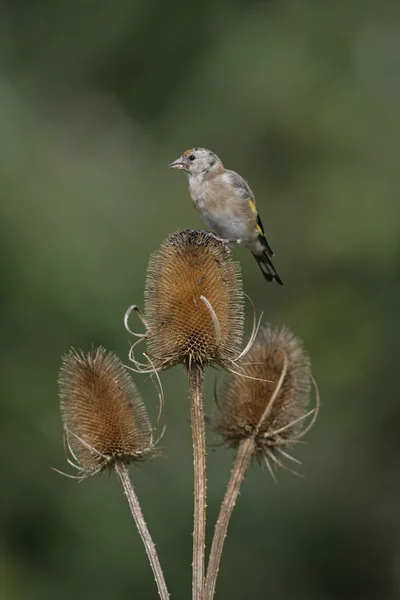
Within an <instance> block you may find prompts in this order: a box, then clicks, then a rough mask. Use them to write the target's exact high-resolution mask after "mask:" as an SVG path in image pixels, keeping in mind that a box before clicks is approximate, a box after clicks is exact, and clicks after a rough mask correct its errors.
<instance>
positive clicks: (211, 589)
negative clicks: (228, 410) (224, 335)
mask: <svg viewBox="0 0 400 600" xmlns="http://www.w3.org/2000/svg"><path fill="white" fill-rule="evenodd" d="M287 365H288V363H287V358H286V356H285V360H284V364H283V368H282V372H281V375H280V377H279V380H278V381H277V384H276V387H275V390H274V393H273V394H272V396H271V400H270V402H269V403H268V406H267V408H266V409H265V411H264V413H263V415H262V416H261V419H260V421H259V423H258V425H257V427H256V428H255V430H254V432H253V434H252V435H251V436H250V437H248V438H245V439H243V440H242V441H241V442H240V443H239V446H238V450H237V454H236V459H235V462H234V463H233V468H232V471H231V476H230V479H229V482H228V485H227V488H226V492H225V496H224V499H223V501H222V504H221V508H220V511H219V515H218V519H217V523H216V525H215V530H214V537H213V541H212V545H211V551H210V557H209V561H208V567H207V578H206V584H205V595H204V600H213V598H214V593H215V585H216V582H217V576H218V571H219V565H220V562H221V556H222V550H223V547H224V542H225V538H226V532H227V531H228V525H229V521H230V518H231V515H232V512H233V509H234V508H235V504H236V500H237V497H238V495H239V491H240V487H241V485H242V483H243V479H244V476H245V473H246V471H247V468H248V466H249V463H250V460H251V457H252V456H253V455H254V453H255V450H256V436H257V434H258V431H259V429H260V426H261V425H262V422H263V421H264V419H265V417H266V416H267V414H268V412H269V411H270V410H271V407H272V406H273V404H274V402H275V400H276V398H277V397H278V395H279V393H280V391H281V389H282V384H283V381H284V379H285V376H286V372H287Z"/></svg>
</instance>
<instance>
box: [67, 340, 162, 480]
mask: <svg viewBox="0 0 400 600" xmlns="http://www.w3.org/2000/svg"><path fill="white" fill-rule="evenodd" d="M58 383H59V391H60V410H61V417H62V420H63V424H64V432H65V441H66V443H67V444H68V448H69V450H70V452H71V455H72V457H73V458H74V460H75V463H73V462H72V461H71V460H68V462H69V463H70V464H72V465H74V466H75V467H76V468H77V469H78V475H77V476H76V478H78V479H81V478H84V477H87V476H89V475H93V474H95V473H98V472H99V471H102V470H103V469H105V468H107V467H112V466H114V465H115V463H117V462H120V463H124V464H128V463H130V462H134V461H139V460H143V459H145V458H148V457H150V456H151V455H152V454H154V452H155V449H154V445H153V429H152V426H151V424H150V421H149V418H148V415H147V411H146V408H145V406H144V404H143V401H142V399H141V396H140V394H139V391H138V390H137V388H136V386H135V384H134V383H133V381H132V379H131V377H130V375H129V374H128V372H127V370H126V368H125V367H124V365H123V364H122V363H121V361H120V360H119V359H118V358H117V356H115V354H113V353H112V352H107V351H106V350H105V349H104V348H102V347H99V348H97V349H93V350H92V351H90V352H88V353H87V354H84V353H83V352H77V351H75V350H74V349H71V350H70V351H69V352H68V354H66V355H65V356H64V357H63V360H62V366H61V370H60V374H59V378H58Z"/></svg>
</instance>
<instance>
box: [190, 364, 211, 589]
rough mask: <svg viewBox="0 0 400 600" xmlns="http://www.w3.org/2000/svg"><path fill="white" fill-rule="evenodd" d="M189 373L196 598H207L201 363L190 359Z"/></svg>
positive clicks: (193, 568)
mask: <svg viewBox="0 0 400 600" xmlns="http://www.w3.org/2000/svg"><path fill="white" fill-rule="evenodd" d="M187 372H188V379H189V397H190V416H191V424H192V439H193V468H194V517H193V521H194V525H193V563H192V598H193V600H203V598H204V555H205V538H206V499H207V498H206V496H207V477H206V441H205V426H204V406H203V379H204V371H203V367H202V366H201V365H200V364H198V363H196V362H191V361H189V364H188V365H187Z"/></svg>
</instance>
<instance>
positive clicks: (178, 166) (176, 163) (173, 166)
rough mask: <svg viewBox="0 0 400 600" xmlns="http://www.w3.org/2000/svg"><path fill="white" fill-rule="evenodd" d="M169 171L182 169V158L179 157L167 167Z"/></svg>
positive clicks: (183, 164) (183, 166) (183, 165)
mask: <svg viewBox="0 0 400 600" xmlns="http://www.w3.org/2000/svg"><path fill="white" fill-rule="evenodd" d="M168 168H169V169H184V168H185V163H184V161H183V159H182V156H180V157H179V158H177V159H176V160H174V162H172V163H170V164H169V165H168Z"/></svg>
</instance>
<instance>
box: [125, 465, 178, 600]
mask: <svg viewBox="0 0 400 600" xmlns="http://www.w3.org/2000/svg"><path fill="white" fill-rule="evenodd" d="M115 470H116V472H117V473H118V475H119V478H120V479H121V483H122V486H123V488H124V492H125V495H126V497H127V500H128V504H129V508H130V509H131V513H132V516H133V518H134V519H135V523H136V526H137V528H138V530H139V533H140V537H141V538H142V542H143V544H144V547H145V549H146V552H147V556H148V558H149V562H150V565H151V568H152V569H153V574H154V579H155V580H156V584H157V588H158V594H159V596H160V598H161V600H169V593H168V589H167V586H166V583H165V579H164V574H163V572H162V569H161V565H160V561H159V560H158V555H157V551H156V547H155V545H154V542H153V540H152V538H151V535H150V532H149V530H148V527H147V525H146V522H145V520H144V518H143V513H142V510H141V508H140V504H139V499H138V497H137V495H136V492H135V490H134V487H133V484H132V481H131V479H130V477H129V472H128V469H127V468H126V466H125V465H124V464H123V463H118V462H117V463H115Z"/></svg>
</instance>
